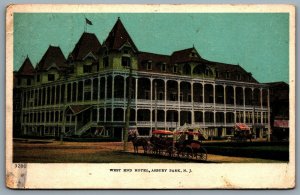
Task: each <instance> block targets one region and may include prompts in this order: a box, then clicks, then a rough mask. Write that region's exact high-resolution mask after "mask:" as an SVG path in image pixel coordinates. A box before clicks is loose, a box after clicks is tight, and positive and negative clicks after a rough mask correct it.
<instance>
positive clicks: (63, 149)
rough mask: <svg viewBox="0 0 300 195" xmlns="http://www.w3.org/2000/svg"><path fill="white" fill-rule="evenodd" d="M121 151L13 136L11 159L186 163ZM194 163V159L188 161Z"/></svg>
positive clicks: (212, 158)
mask: <svg viewBox="0 0 300 195" xmlns="http://www.w3.org/2000/svg"><path fill="white" fill-rule="evenodd" d="M128 149H129V153H125V152H123V151H122V150H123V143H122V142H63V143H61V142H59V141H55V140H30V139H16V140H14V145H13V159H14V162H22V163H26V162H28V163H39V162H40V163H83V162H86V163H126V162H135V163H186V161H183V160H179V159H169V158H160V157H153V156H151V155H146V156H145V155H142V153H143V151H142V148H140V151H139V153H140V155H135V154H133V147H132V143H128ZM191 162H194V161H191ZM208 162H216V163H225V162H226V163H276V162H281V161H275V160H265V159H257V158H243V157H229V156H221V155H213V154H208Z"/></svg>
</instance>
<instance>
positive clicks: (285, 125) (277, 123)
mask: <svg viewBox="0 0 300 195" xmlns="http://www.w3.org/2000/svg"><path fill="white" fill-rule="evenodd" d="M274 127H279V128H289V121H288V120H274Z"/></svg>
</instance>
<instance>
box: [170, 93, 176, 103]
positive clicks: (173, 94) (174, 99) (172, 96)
mask: <svg viewBox="0 0 300 195" xmlns="http://www.w3.org/2000/svg"><path fill="white" fill-rule="evenodd" d="M170 95H171V97H170V100H171V101H177V94H176V93H171V94H170Z"/></svg>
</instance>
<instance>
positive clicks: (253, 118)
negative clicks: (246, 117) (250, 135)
mask: <svg viewBox="0 0 300 195" xmlns="http://www.w3.org/2000/svg"><path fill="white" fill-rule="evenodd" d="M251 94H252V102H251V104H252V106H253V110H252V116H251V117H252V124H253V125H254V124H255V123H256V121H255V102H254V88H253V87H252V88H251ZM252 128H253V127H252Z"/></svg>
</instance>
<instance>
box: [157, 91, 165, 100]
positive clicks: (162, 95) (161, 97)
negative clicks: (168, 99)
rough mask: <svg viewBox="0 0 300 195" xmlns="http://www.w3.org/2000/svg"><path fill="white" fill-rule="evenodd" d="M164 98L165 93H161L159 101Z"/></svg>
mask: <svg viewBox="0 0 300 195" xmlns="http://www.w3.org/2000/svg"><path fill="white" fill-rule="evenodd" d="M163 98H164V93H163V92H159V94H158V99H159V100H163Z"/></svg>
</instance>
